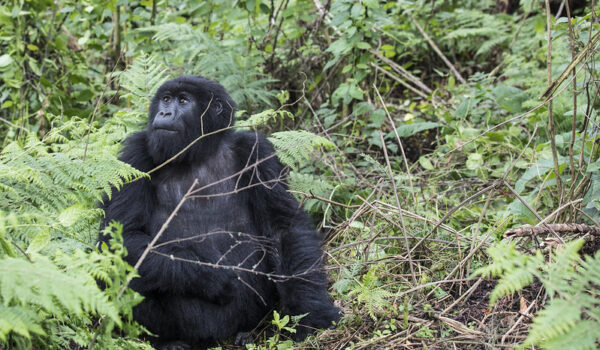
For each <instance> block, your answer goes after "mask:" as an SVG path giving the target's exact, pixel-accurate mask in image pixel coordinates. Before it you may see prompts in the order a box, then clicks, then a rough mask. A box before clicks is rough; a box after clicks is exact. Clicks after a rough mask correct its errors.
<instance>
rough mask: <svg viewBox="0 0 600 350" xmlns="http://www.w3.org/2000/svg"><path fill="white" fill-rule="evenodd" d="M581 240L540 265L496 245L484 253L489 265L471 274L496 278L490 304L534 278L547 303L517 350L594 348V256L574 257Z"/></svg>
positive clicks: (598, 279) (599, 294)
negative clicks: (497, 278)
mask: <svg viewBox="0 0 600 350" xmlns="http://www.w3.org/2000/svg"><path fill="white" fill-rule="evenodd" d="M583 242H584V241H583V240H576V241H572V242H569V243H567V244H565V246H563V247H561V248H560V249H559V251H558V252H557V253H553V254H551V256H550V259H549V261H546V260H545V259H544V257H543V255H542V254H541V253H540V252H538V253H537V254H536V255H535V256H530V255H527V254H524V253H520V252H519V251H517V250H516V248H515V244H514V243H499V244H497V245H495V246H494V247H492V248H490V249H489V250H488V253H489V254H490V256H491V258H492V259H493V262H492V264H490V265H489V266H486V267H484V268H481V269H479V270H477V272H476V274H478V275H484V276H499V277H500V279H499V281H498V285H497V286H496V287H495V288H494V291H493V292H492V295H491V296H490V303H492V304H493V303H494V302H496V300H497V299H498V298H500V297H502V296H505V295H510V294H513V293H515V292H517V291H519V290H521V289H523V288H524V287H525V286H527V285H529V284H531V283H532V282H533V280H534V278H537V279H538V280H539V281H540V282H541V283H542V284H543V286H544V288H545V289H546V291H547V294H548V296H549V297H550V300H548V302H547V303H546V307H545V308H544V309H543V310H541V311H540V312H539V313H538V315H537V316H536V317H535V318H534V320H533V324H532V325H531V329H530V332H529V335H528V337H527V339H526V340H525V342H524V343H523V344H521V346H520V347H521V348H527V347H532V346H538V347H541V348H543V349H551V350H554V349H556V350H560V349H597V348H598V347H597V344H598V342H599V341H600V333H599V332H598V329H600V291H599V290H598V285H600V252H598V253H596V255H595V256H594V257H593V258H592V257H587V258H586V259H584V260H583V261H581V260H580V256H579V254H578V253H577V252H578V251H579V249H580V248H581V246H582V245H583Z"/></svg>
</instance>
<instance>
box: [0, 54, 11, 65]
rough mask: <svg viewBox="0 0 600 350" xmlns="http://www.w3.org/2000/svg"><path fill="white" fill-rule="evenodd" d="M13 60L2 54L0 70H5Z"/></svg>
mask: <svg viewBox="0 0 600 350" xmlns="http://www.w3.org/2000/svg"><path fill="white" fill-rule="evenodd" d="M13 61H14V60H13V59H12V57H10V56H9V55H7V54H4V55H2V56H0V68H6V67H8V65H10V64H11V63H13Z"/></svg>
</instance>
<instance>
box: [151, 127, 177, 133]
mask: <svg viewBox="0 0 600 350" xmlns="http://www.w3.org/2000/svg"><path fill="white" fill-rule="evenodd" d="M154 131H168V132H177V131H178V130H175V129H168V128H164V127H156V128H154Z"/></svg>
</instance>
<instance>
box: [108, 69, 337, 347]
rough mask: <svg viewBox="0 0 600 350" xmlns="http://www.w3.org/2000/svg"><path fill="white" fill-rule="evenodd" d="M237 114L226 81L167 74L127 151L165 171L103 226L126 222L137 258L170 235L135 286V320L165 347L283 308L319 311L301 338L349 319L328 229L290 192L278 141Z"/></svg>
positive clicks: (197, 341)
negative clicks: (324, 246)
mask: <svg viewBox="0 0 600 350" xmlns="http://www.w3.org/2000/svg"><path fill="white" fill-rule="evenodd" d="M233 114H234V102H233V101H232V100H231V98H230V97H229V95H228V94H227V92H226V91H225V89H223V87H222V86H221V85H219V84H218V83H215V82H213V81H211V80H208V79H206V78H202V77H193V76H182V77H179V78H177V79H173V80H170V81H168V82H166V83H165V84H164V85H162V86H161V87H160V88H159V89H158V91H157V93H156V95H155V96H154V98H153V100H152V103H151V106H150V112H149V117H148V127H147V128H146V130H144V131H141V132H138V133H136V134H133V135H132V136H130V137H129V138H128V139H127V140H126V141H125V147H124V148H123V152H122V155H121V159H122V160H123V161H125V162H127V163H129V164H131V165H132V166H133V167H135V168H137V169H139V170H142V171H146V172H149V171H151V170H153V171H152V173H151V177H152V178H151V180H149V179H143V180H138V181H135V182H132V183H130V184H127V185H125V186H124V187H123V188H122V189H121V191H119V192H118V193H115V194H114V195H113V197H112V199H111V200H110V201H108V200H105V201H104V204H103V209H104V210H105V213H106V216H105V219H104V221H103V223H102V226H103V227H104V226H106V225H108V223H109V222H111V221H113V220H116V221H119V222H121V224H122V225H123V239H124V244H125V246H126V247H127V250H128V256H127V258H126V260H127V261H128V262H129V263H130V264H132V265H133V264H135V263H136V262H137V261H138V260H139V259H140V257H141V256H142V254H143V252H144V250H146V248H147V247H148V245H149V243H150V242H151V241H152V240H153V239H154V238H155V237H156V235H158V234H160V237H159V238H158V240H157V242H156V243H155V245H154V246H153V247H152V249H151V250H150V254H148V255H147V256H146V258H145V259H144V260H143V262H142V264H141V265H140V267H139V271H138V272H139V274H140V277H139V278H137V279H134V280H133V281H132V283H131V287H132V288H133V289H134V290H136V291H138V292H139V293H141V294H142V295H144V297H145V299H144V301H143V302H142V303H140V304H139V305H138V306H136V307H135V308H134V317H135V319H136V320H138V321H139V322H140V323H141V324H143V325H144V326H146V327H147V328H148V329H149V330H150V331H151V332H152V333H154V334H157V335H158V336H159V338H158V340H156V341H155V343H156V344H158V345H160V346H161V347H163V348H165V349H174V348H186V347H187V346H188V345H200V346H202V345H209V344H212V343H214V342H216V341H219V340H225V339H227V338H230V337H232V336H233V335H236V334H239V333H243V332H248V331H250V330H252V329H253V328H254V327H255V326H256V325H257V324H258V323H259V322H260V320H261V319H262V318H263V317H264V316H265V315H266V314H267V313H269V312H270V311H271V310H272V309H273V308H275V307H279V308H280V309H282V311H283V312H285V313H288V314H291V315H299V314H307V316H305V317H304V318H303V319H302V320H301V326H300V327H299V328H300V329H298V330H297V333H296V338H297V339H302V338H304V337H305V336H306V335H307V334H308V333H309V332H311V331H312V330H314V329H318V328H325V327H330V326H331V325H332V322H333V321H337V320H338V319H339V318H340V313H339V309H338V308H336V307H335V306H333V304H332V302H331V300H330V298H329V296H328V294H327V290H326V276H325V274H324V272H323V269H322V257H323V253H322V250H321V237H320V235H319V234H318V233H317V232H316V231H315V230H314V229H313V227H312V225H311V224H310V221H309V219H308V217H307V215H306V213H304V212H303V211H302V210H301V209H300V208H299V204H298V202H297V201H296V200H295V199H294V197H293V196H291V195H290V194H289V193H288V192H287V185H286V184H285V181H284V178H285V175H284V169H283V167H282V166H281V164H280V162H279V160H278V159H277V157H276V155H275V153H274V151H273V148H272V146H271V144H270V143H269V142H268V141H267V140H266V139H265V137H264V136H263V135H261V134H259V133H254V132H248V131H237V132H234V131H233V130H232V129H231V126H232V125H233V121H234V118H233ZM176 208H177V210H176ZM175 211H176V215H175V216H173V215H172V214H173V213H174V212H175ZM167 222H168V225H165V223H167ZM163 226H164V227H163ZM100 240H101V241H107V240H108V237H104V236H101V237H100ZM174 344H175V345H174Z"/></svg>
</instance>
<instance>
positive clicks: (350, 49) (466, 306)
mask: <svg viewBox="0 0 600 350" xmlns="http://www.w3.org/2000/svg"><path fill="white" fill-rule="evenodd" d="M599 10H600V8H599V6H598V5H597V3H596V2H595V1H594V0H590V1H577V0H573V1H556V0H552V1H548V0H545V1H538V0H521V1H518V0H497V1H493V0H413V1H409V0H396V1H379V0H362V1H350V0H320V1H319V0H237V1H232V2H230V1H217V0H214V1H179V0H171V1H164V0H161V1H152V0H147V1H144V0H141V1H135V0H62V1H50V0H35V1H27V0H3V1H2V2H0V81H1V84H0V106H1V110H0V147H1V152H0V349H67V348H70V349H83V348H87V349H92V348H96V349H117V348H140V349H142V348H150V345H148V344H147V343H144V341H142V340H141V339H143V338H144V330H143V329H142V328H141V327H140V326H139V325H138V324H136V323H135V322H133V321H132V319H131V307H132V306H133V305H135V304H136V303H137V302H139V301H140V297H139V295H137V294H135V293H134V292H132V291H131V290H129V289H126V286H127V283H128V281H129V280H130V279H131V278H132V277H133V276H134V271H133V269H132V267H130V266H129V265H127V264H126V263H125V262H124V261H123V260H122V256H123V254H125V252H124V251H123V249H115V251H114V252H106V251H105V252H103V253H100V252H99V251H98V249H97V247H96V246H95V240H96V237H97V236H98V230H99V220H100V218H101V217H102V216H103V213H102V211H101V210H99V209H97V203H98V201H99V200H101V198H102V196H103V195H106V194H108V195H110V193H111V187H113V186H116V187H117V188H119V187H121V186H122V185H123V184H124V183H126V182H128V181H132V180H133V179H135V178H138V177H140V176H146V175H145V174H142V173H140V172H137V171H135V170H134V169H132V168H131V167H129V166H127V165H126V164H123V163H121V162H119V161H118V160H117V154H118V150H119V149H120V147H121V146H120V144H121V141H122V140H123V139H124V138H125V137H126V136H127V135H129V134H130V133H131V132H133V131H136V130H139V129H141V128H143V127H144V122H145V118H146V113H147V109H148V102H149V98H151V96H152V95H153V92H154V91H155V89H156V88H157V87H158V86H159V85H160V84H161V83H162V82H164V81H165V80H166V79H168V78H170V77H175V76H178V75H180V74H197V75H203V76H206V77H209V78H211V79H213V80H216V81H218V82H220V83H221V84H223V85H224V86H225V87H226V88H227V89H228V91H229V92H230V94H231V95H232V96H233V98H234V100H235V101H236V102H237V103H238V106H239V109H240V111H239V113H238V120H239V121H238V122H239V123H246V124H245V125H248V122H250V123H251V124H252V127H253V128H257V129H258V130H260V131H262V132H264V133H265V134H267V135H268V136H269V139H270V140H271V142H272V143H273V144H274V146H275V147H276V149H277V151H278V154H279V157H280V159H281V160H282V162H283V163H284V164H285V165H286V166H287V167H288V169H289V174H288V181H289V183H290V188H291V191H292V192H293V193H294V195H296V196H297V198H298V199H299V200H300V201H301V202H302V203H303V205H304V208H305V209H306V210H308V211H309V212H310V213H311V215H312V217H313V219H314V221H315V223H316V224H317V225H318V228H319V229H320V230H321V231H322V232H323V233H324V236H325V251H326V255H327V258H328V264H327V270H328V273H329V276H330V281H331V286H330V293H331V295H332V297H333V299H335V301H336V304H337V305H338V306H340V307H341V308H342V309H343V311H344V318H343V320H342V321H341V322H340V323H339V324H338V325H337V326H336V327H335V328H334V329H330V330H325V331H321V332H319V333H317V334H316V335H315V336H312V337H310V338H308V339H307V340H306V341H305V342H304V343H293V342H292V341H291V340H290V331H291V329H293V327H294V322H293V320H292V319H290V318H289V317H287V316H285V315H279V314H277V313H274V314H273V315H270V316H269V318H268V319H267V320H265V322H264V323H263V324H262V325H261V327H260V328H259V329H257V330H256V331H255V333H254V343H253V344H251V345H248V346H247V348H248V349H291V348H318V349H374V348H382V349H383V348H397V349H402V348H406V349H446V348H449V349H471V348H472V349H482V348H489V349H492V348H494V349H496V348H504V347H506V348H512V347H515V346H517V345H518V346H520V347H528V348H531V346H535V347H537V348H543V349H598V348H599V347H600V343H599V342H600V332H598V329H600V297H599V294H600V293H599V288H598V286H600V253H598V248H599V247H600V244H599V243H598V241H599V240H600V224H599V222H600V173H599V172H598V170H599V169H600V160H599V159H598V156H599V151H600V147H599V146H600V143H599V141H598V132H599V123H598V120H597V119H596V118H597V115H598V106H599V100H598V96H599V94H598V89H599V84H598V79H599V74H600V72H599V71H598V65H597V64H598V63H600V62H599V61H598V60H599V53H598V45H599V44H598V39H599V38H600V31H599V29H600V24H599V23H598V17H597V16H598V11H599ZM113 241H114V242H113V243H114V244H115V247H119V243H120V242H121V241H122V239H121V237H120V235H119V233H118V230H117V233H116V234H115V235H114V239H113ZM97 281H103V282H104V284H105V288H104V289H101V288H99V287H98V283H97ZM221 347H222V348H236V347H235V346H234V345H232V344H230V343H224V344H221Z"/></svg>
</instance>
